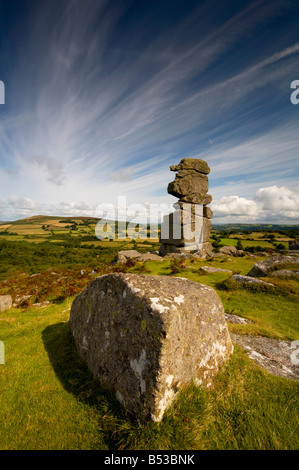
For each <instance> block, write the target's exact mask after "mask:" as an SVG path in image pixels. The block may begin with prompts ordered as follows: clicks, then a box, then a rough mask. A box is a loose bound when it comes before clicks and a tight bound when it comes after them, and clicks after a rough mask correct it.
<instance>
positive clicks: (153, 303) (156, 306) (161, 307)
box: [150, 297, 169, 313]
mask: <svg viewBox="0 0 299 470" xmlns="http://www.w3.org/2000/svg"><path fill="white" fill-rule="evenodd" d="M150 301H151V307H152V309H154V310H157V311H158V312H159V313H164V312H165V310H169V307H166V306H165V305H161V304H160V303H159V302H160V299H159V297H151V299H150Z"/></svg>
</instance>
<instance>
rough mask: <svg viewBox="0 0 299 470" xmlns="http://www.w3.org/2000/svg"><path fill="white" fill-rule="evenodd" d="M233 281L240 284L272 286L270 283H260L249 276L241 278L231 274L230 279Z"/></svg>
mask: <svg viewBox="0 0 299 470" xmlns="http://www.w3.org/2000/svg"><path fill="white" fill-rule="evenodd" d="M230 279H232V280H233V281H237V282H240V283H241V284H263V285H265V286H273V287H274V284H271V283H270V282H266V281H262V280H261V279H256V278H255V277H251V276H242V275H241V274H233V275H232V276H231V278H230Z"/></svg>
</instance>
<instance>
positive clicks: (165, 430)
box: [0, 299, 299, 450]
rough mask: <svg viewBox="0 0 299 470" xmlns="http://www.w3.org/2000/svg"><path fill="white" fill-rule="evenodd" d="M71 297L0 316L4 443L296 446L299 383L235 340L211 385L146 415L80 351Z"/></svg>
mask: <svg viewBox="0 0 299 470" xmlns="http://www.w3.org/2000/svg"><path fill="white" fill-rule="evenodd" d="M71 300H72V299H68V300H67V301H65V302H64V303H63V304H61V305H52V306H50V307H47V308H45V309H38V308H31V309H29V310H27V311H23V310H20V309H15V310H11V311H10V312H9V314H6V315H5V318H3V315H2V317H1V320H0V327H1V339H2V340H3V341H4V344H5V353H6V361H5V364H4V365H1V366H0V393H1V410H0V417H1V428H0V448H1V449H111V450H116V449H117V450H124V449H130V450H138V449H144V450H188V449H295V448H296V446H297V440H298V430H297V428H296V426H297V423H298V397H299V395H298V391H299V387H298V383H296V382H295V381H292V380H287V379H284V378H279V377H274V376H271V375H270V374H268V373H267V372H264V371H263V370H262V369H260V368H259V367H258V366H256V365H255V364H254V363H253V362H252V361H251V360H250V359H249V358H248V357H247V356H246V354H245V353H244V351H243V350H242V349H240V348H239V347H237V346H235V352H234V354H233V355H232V357H231V359H230V361H229V363H228V365H227V366H226V367H225V368H224V369H223V370H221V372H220V373H219V375H218V376H217V378H216V379H215V382H214V386H213V388H211V389H201V388H199V387H196V386H195V385H194V384H192V385H191V386H189V387H188V388H186V389H183V390H181V392H180V393H179V395H178V397H177V399H176V401H175V403H174V404H173V406H171V407H170V408H169V410H168V411H167V412H166V413H165V416H164V418H163V420H162V422H161V423H154V422H150V421H146V422H138V421H136V420H135V419H134V417H133V416H131V415H130V414H128V413H126V412H125V410H123V408H122V407H121V405H120V404H119V403H118V402H117V401H116V399H115V398H114V397H113V396H112V395H111V394H110V392H109V391H107V390H103V389H102V388H101V387H100V386H99V384H98V383H97V381H96V380H94V378H93V377H92V375H91V373H90V372H89V371H88V369H87V368H86V366H85V365H84V364H83V363H82V361H81V360H80V359H79V357H78V355H77V352H76V349H75V347H74V343H73V340H72V335H71V333H70V330H69V326H68V323H67V320H68V318H69V308H70V305H71Z"/></svg>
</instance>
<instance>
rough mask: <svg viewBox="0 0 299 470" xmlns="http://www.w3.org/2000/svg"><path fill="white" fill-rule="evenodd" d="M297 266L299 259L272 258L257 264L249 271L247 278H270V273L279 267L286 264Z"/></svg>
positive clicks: (290, 257) (288, 257)
mask: <svg viewBox="0 0 299 470" xmlns="http://www.w3.org/2000/svg"><path fill="white" fill-rule="evenodd" d="M290 263H292V264H297V265H298V266H299V259H298V258H297V257H293V256H283V255H278V256H271V257H269V258H267V259H264V260H263V261H260V262H258V263H255V265H254V266H253V268H252V269H251V270H250V271H249V273H248V274H247V276H253V277H263V276H268V275H269V273H270V272H271V271H272V270H273V268H274V269H275V268H277V267H278V266H282V265H284V264H290Z"/></svg>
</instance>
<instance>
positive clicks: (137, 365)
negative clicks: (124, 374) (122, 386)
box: [130, 349, 147, 393]
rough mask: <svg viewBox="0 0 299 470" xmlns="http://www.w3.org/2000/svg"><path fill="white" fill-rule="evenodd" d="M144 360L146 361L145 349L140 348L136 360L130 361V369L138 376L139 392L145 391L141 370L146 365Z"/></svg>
mask: <svg viewBox="0 0 299 470" xmlns="http://www.w3.org/2000/svg"><path fill="white" fill-rule="evenodd" d="M146 362H147V359H146V350H145V349H142V351H141V354H140V357H139V359H138V360H137V359H133V360H131V361H130V366H131V369H132V370H133V371H134V372H135V374H136V375H137V377H138V378H139V381H140V390H141V393H145V391H146V383H145V380H144V379H143V377H142V374H143V371H144V369H145V366H146Z"/></svg>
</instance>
